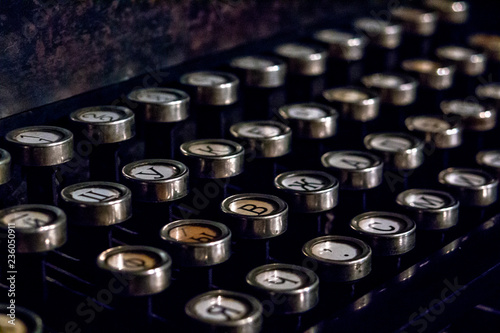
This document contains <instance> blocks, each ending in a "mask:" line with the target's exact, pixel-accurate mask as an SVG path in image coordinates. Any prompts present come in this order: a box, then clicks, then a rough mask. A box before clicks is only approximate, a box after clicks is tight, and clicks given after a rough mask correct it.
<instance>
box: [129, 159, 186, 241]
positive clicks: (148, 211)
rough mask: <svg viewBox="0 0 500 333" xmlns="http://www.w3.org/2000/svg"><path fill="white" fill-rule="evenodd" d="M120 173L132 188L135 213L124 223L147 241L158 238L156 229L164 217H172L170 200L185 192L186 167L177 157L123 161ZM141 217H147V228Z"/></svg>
mask: <svg viewBox="0 0 500 333" xmlns="http://www.w3.org/2000/svg"><path fill="white" fill-rule="evenodd" d="M122 176H123V180H124V184H125V185H126V186H127V187H128V188H129V189H130V190H131V192H132V199H133V205H134V215H135V216H134V218H133V219H131V220H130V221H129V222H126V224H124V227H125V228H128V227H129V229H132V230H135V231H137V233H139V234H141V236H143V237H144V241H146V242H148V244H154V243H151V242H154V240H158V241H159V240H160V239H159V233H158V231H159V230H160V229H161V227H163V226H164V225H165V221H171V220H172V219H173V213H172V204H173V202H175V201H178V200H180V199H182V198H184V197H185V196H186V195H187V194H188V191H189V170H188V168H187V167H186V166H185V165H184V164H182V163H181V162H178V161H174V160H167V159H148V160H140V161H135V162H132V163H129V164H127V165H125V166H124V167H123V169H122ZM158 216H162V218H161V219H158ZM144 221H148V225H147V228H144Z"/></svg>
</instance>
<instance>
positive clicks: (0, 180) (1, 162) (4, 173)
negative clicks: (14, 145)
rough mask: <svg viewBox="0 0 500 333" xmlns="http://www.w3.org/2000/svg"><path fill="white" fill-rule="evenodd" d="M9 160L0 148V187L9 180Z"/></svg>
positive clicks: (5, 152)
mask: <svg viewBox="0 0 500 333" xmlns="http://www.w3.org/2000/svg"><path fill="white" fill-rule="evenodd" d="M10 164H11V158H10V154H9V152H8V151H6V150H4V149H1V148H0V185H2V184H5V183H7V182H8V181H9V180H10Z"/></svg>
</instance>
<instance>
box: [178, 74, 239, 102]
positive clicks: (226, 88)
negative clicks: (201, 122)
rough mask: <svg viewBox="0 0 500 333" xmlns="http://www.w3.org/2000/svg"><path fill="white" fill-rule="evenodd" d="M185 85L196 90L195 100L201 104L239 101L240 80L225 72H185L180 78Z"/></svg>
mask: <svg viewBox="0 0 500 333" xmlns="http://www.w3.org/2000/svg"><path fill="white" fill-rule="evenodd" d="M180 82H181V83H182V84H183V85H186V86H188V87H190V88H191V89H192V90H193V91H194V96H193V97H194V100H195V102H196V103H197V104H200V105H215V106H217V105H218V106H221V105H230V104H234V103H236V102H237V101H238V86H239V83H240V81H239V80H238V78H237V77H236V76H234V75H232V74H229V73H225V72H214V71H201V72H192V73H188V74H184V75H183V76H181V78H180Z"/></svg>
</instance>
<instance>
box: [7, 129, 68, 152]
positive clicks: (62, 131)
mask: <svg viewBox="0 0 500 333" xmlns="http://www.w3.org/2000/svg"><path fill="white" fill-rule="evenodd" d="M35 131H40V132H44V131H45V132H51V133H58V134H61V135H62V137H61V138H60V139H58V141H55V142H49V143H26V142H20V141H17V140H15V137H16V136H18V135H20V134H22V133H25V132H35ZM5 139H6V140H7V141H9V142H11V143H13V144H16V145H20V146H23V147H41V148H45V147H54V146H61V145H64V144H67V143H68V142H71V141H73V133H71V132H70V131H69V130H67V129H65V128H62V127H56V126H44V125H43V126H29V127H22V128H18V129H15V130H12V131H10V132H9V133H7V135H6V136H5Z"/></svg>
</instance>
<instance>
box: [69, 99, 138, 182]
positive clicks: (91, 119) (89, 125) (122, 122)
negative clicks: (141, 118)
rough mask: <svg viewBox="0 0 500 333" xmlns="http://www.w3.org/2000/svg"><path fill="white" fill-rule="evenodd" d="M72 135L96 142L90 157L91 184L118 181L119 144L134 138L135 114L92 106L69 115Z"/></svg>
mask: <svg viewBox="0 0 500 333" xmlns="http://www.w3.org/2000/svg"><path fill="white" fill-rule="evenodd" d="M70 119H71V121H72V122H73V126H74V127H75V133H80V132H81V133H85V136H87V137H92V138H94V140H96V142H97V143H96V145H95V146H94V147H92V151H91V153H90V154H89V170H90V178H91V179H92V180H102V181H105V180H106V181H117V180H118V177H119V157H118V148H119V143H122V142H124V141H127V140H130V139H131V138H133V137H134V136H135V116H134V113H133V112H132V111H131V110H130V109H128V108H125V107H121V106H107V105H103V106H91V107H88V108H83V109H79V110H76V111H74V112H72V113H71V115H70Z"/></svg>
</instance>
